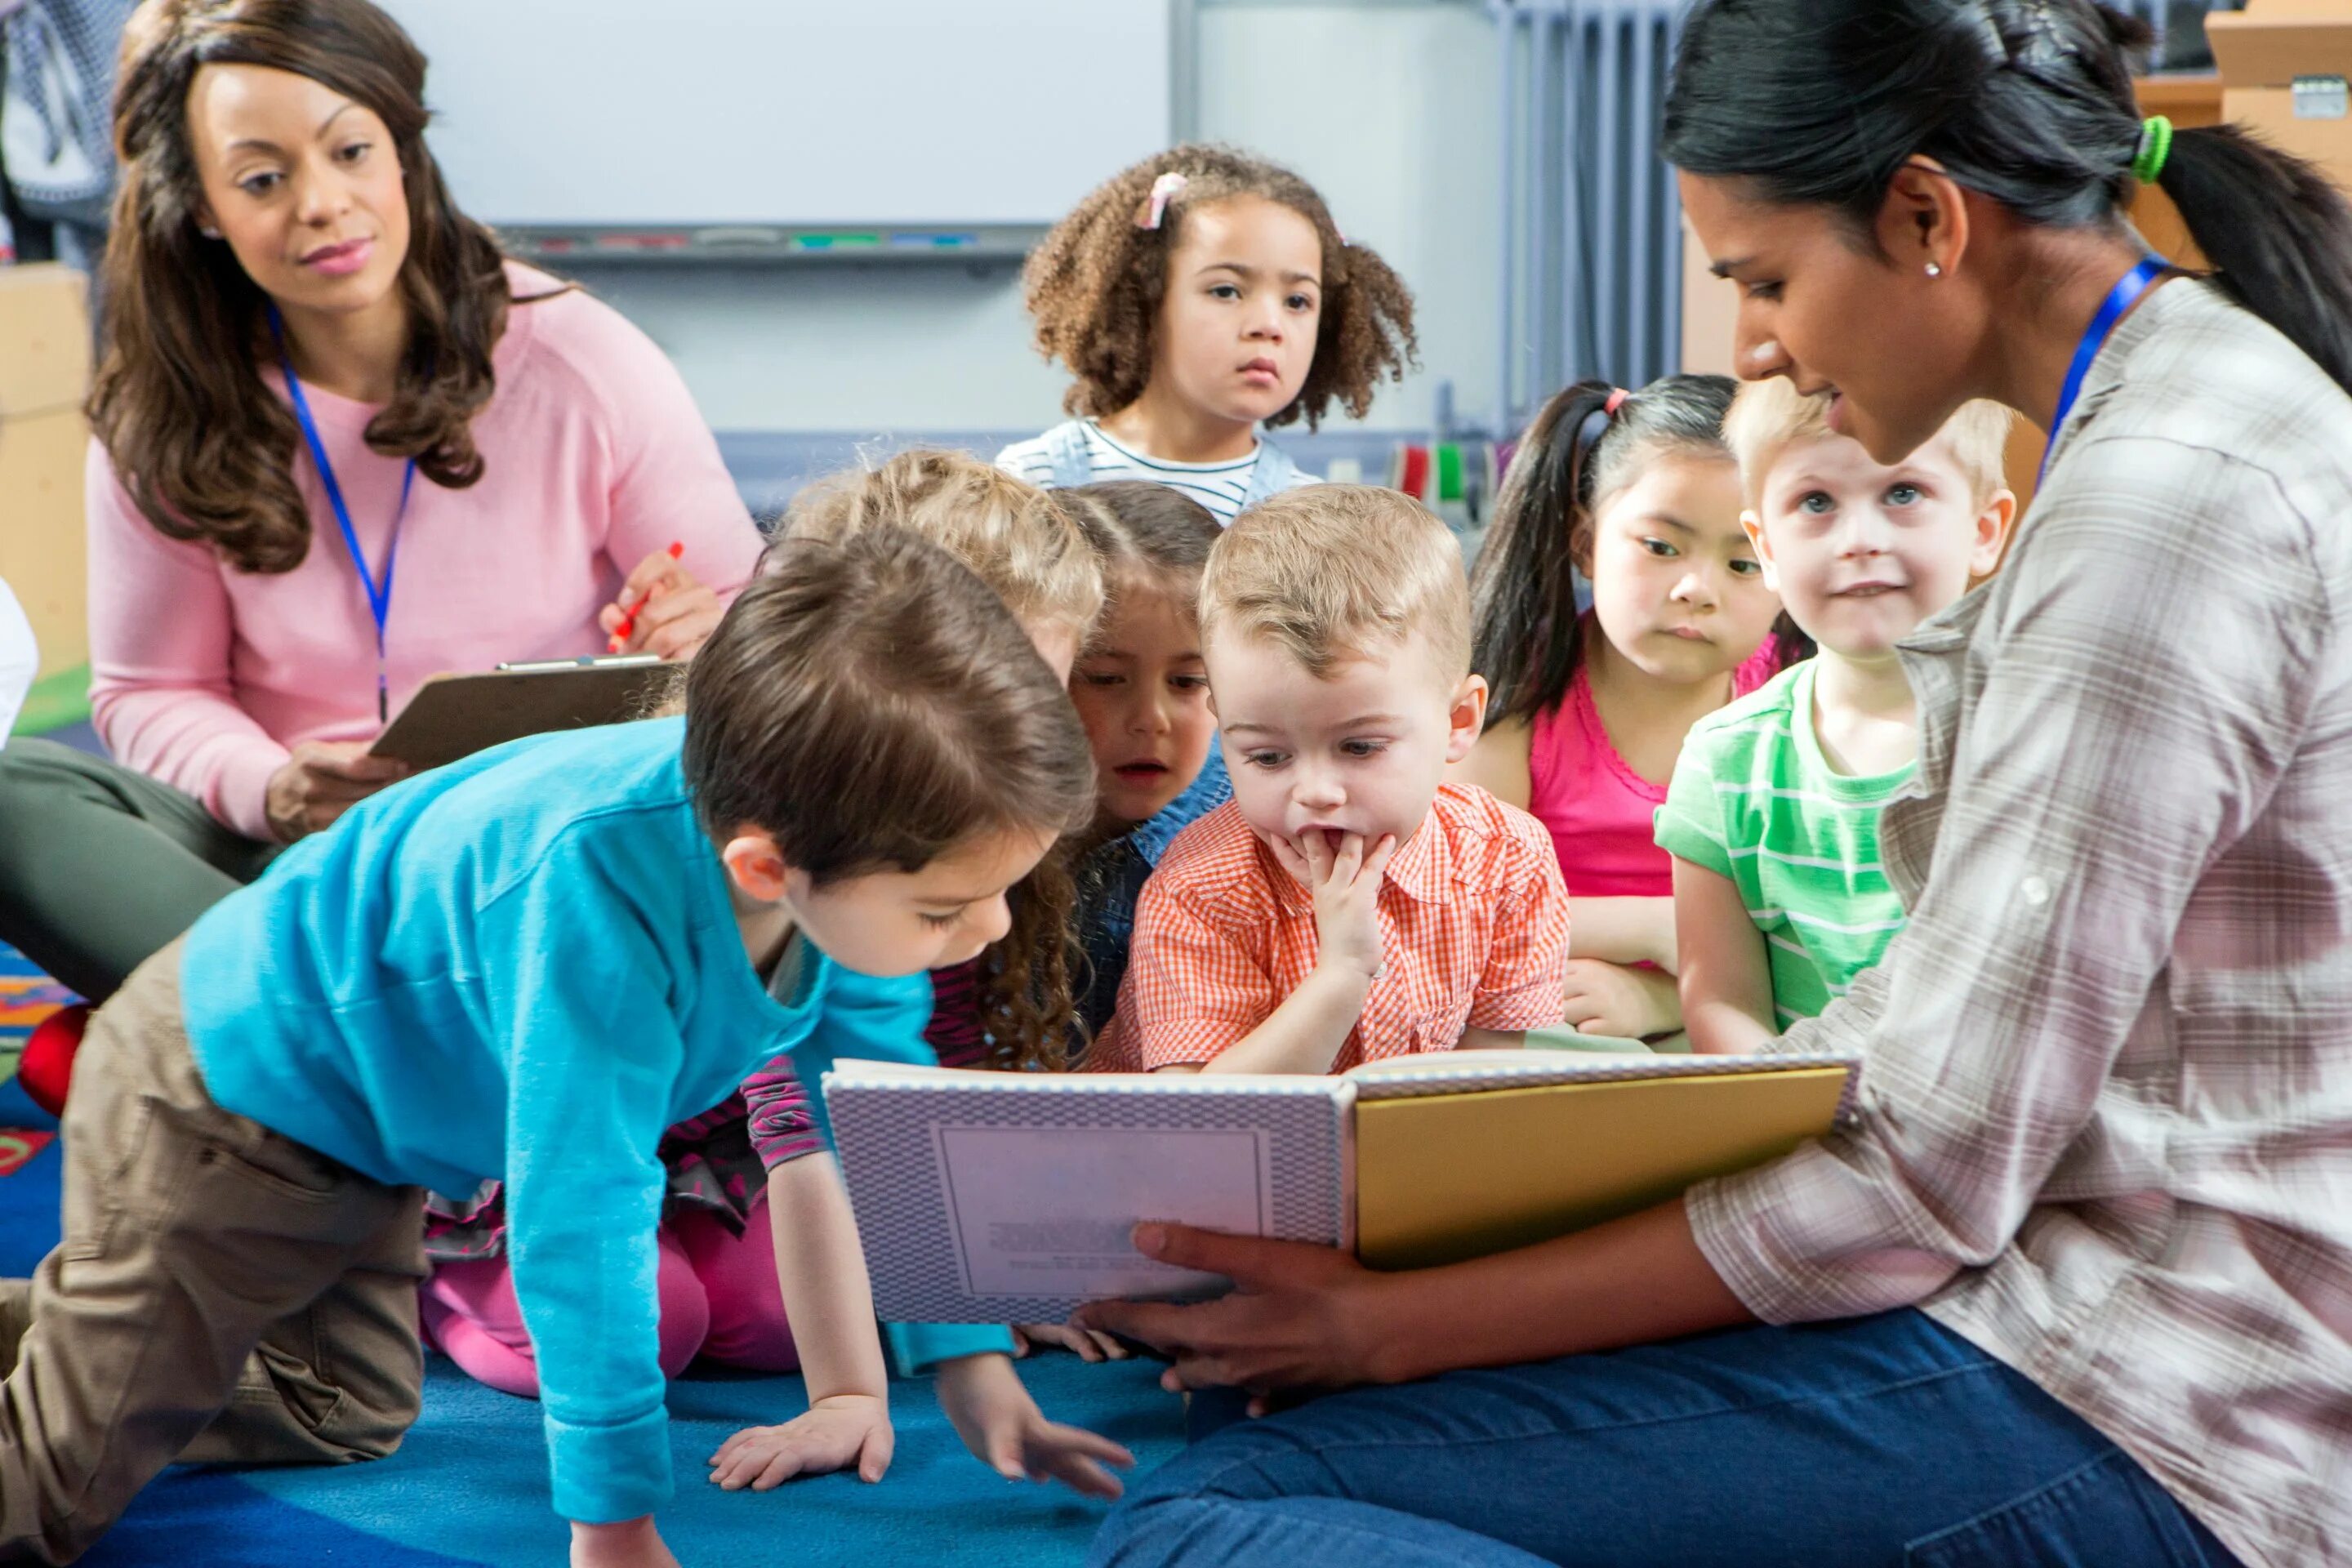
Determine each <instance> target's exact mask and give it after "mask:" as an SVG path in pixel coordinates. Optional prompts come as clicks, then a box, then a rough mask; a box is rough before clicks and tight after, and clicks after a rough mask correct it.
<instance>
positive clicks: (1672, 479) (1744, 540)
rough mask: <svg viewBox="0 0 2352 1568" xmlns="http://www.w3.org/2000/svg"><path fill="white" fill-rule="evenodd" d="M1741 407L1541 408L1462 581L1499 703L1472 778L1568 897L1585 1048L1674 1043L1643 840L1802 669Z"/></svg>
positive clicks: (1673, 396)
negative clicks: (1537, 840) (1765, 567)
mask: <svg viewBox="0 0 2352 1568" xmlns="http://www.w3.org/2000/svg"><path fill="white" fill-rule="evenodd" d="M1733 389H1734V384H1733V383H1732V382H1731V381H1730V380H1729V379H1728V378H1727V377H1723V376H1711V375H1671V376H1666V377H1664V378H1662V379H1661V380H1658V381H1654V382H1653V383H1651V384H1649V385H1648V386H1645V387H1643V388H1642V389H1641V390H1640V391H1639V392H1635V393H1630V394H1629V393H1625V392H1622V391H1619V390H1616V389H1614V388H1612V387H1611V386H1609V385H1608V384H1606V383H1605V382H1581V383H1579V384H1577V385H1574V386H1571V387H1570V388H1569V389H1567V390H1566V391H1564V392H1562V393H1560V394H1559V395H1557V396H1555V397H1554V398H1552V400H1551V401H1550V402H1549V403H1548V404H1546V405H1544V407H1543V409H1542V411H1541V412H1540V413H1538V415H1537V416H1536V417H1535V420H1534V422H1533V423H1532V424H1531V425H1530V426H1528V433H1527V435H1526V437H1524V438H1523V439H1522V440H1521V442H1520V443H1519V447H1518V450H1517V453H1516V454H1515V455H1514V457H1513V458H1512V460H1511V467H1510V471H1509V474H1508V476H1507V478H1506V479H1505V481H1504V485H1503V489H1502V494H1501V496H1500V497H1499V499H1498V500H1497V502H1496V514H1495V521H1494V526H1493V528H1492V530H1491V531H1489V532H1488V534H1487V536H1486V543H1485V545H1484V546H1483V548H1482V549H1481V550H1480V552H1479V556H1478V563H1477V570H1476V572H1475V574H1473V577H1472V582H1471V596H1472V599H1473V602H1474V605H1475V617H1476V622H1477V626H1476V644H1475V655H1474V664H1475V668H1476V669H1477V671H1478V672H1479V673H1480V674H1481V675H1484V676H1485V677H1486V679H1487V681H1488V682H1489V683H1490V685H1491V687H1492V689H1493V697H1492V699H1491V700H1490V702H1489V705H1488V708H1487V714H1488V718H1487V728H1486V735H1485V736H1484V738H1483V739H1481V740H1480V742H1479V743H1478V748H1477V750H1476V751H1475V752H1473V753H1472V755H1471V757H1470V759H1469V760H1468V761H1467V762H1466V763H1464V764H1463V771H1464V773H1465V775H1466V777H1467V780H1468V782H1471V783H1475V784H1483V785H1485V786H1486V788H1487V789H1489V790H1492V791H1493V792H1494V793H1495V794H1496V795H1499V796H1501V797H1502V798H1503V799H1505V800H1507V801H1509V802H1511V803H1513V804H1514V805H1521V806H1524V807H1526V808H1527V809H1528V811H1530V812H1532V813H1533V814H1534V815H1535V816H1537V817H1538V819H1539V820H1541V821H1542V822H1543V824H1544V825H1545V826H1547V827H1549V829H1550V830H1551V836H1552V843H1553V845H1554V847H1556V848H1557V849H1558V850H1559V864H1560V870H1561V873H1562V875H1563V876H1564V877H1565V878H1566V879H1567V882H1568V891H1569V907H1570V931H1571V942H1572V947H1571V952H1572V957H1571V960H1570V964H1569V979H1568V994H1567V1003H1568V1008H1567V1016H1568V1022H1569V1023H1570V1025H1571V1026H1575V1027H1577V1028H1580V1029H1582V1030H1584V1031H1586V1032H1587V1033H1591V1034H1601V1035H1622V1036H1632V1037H1654V1036H1659V1035H1664V1034H1671V1033H1673V1032H1674V1031H1675V1030H1677V1029H1679V1028H1680V1027H1681V1026H1682V1008H1681V1005H1680V1003H1679V1001H1678V1000H1677V999H1676V997H1675V979H1674V971H1675V934H1674V876H1673V868H1672V865H1671V862H1670V861H1669V859H1668V857H1667V855H1666V853H1665V851H1664V850H1663V849H1660V848H1659V847H1657V845H1656V843H1655V841H1654V838H1653V837H1652V826H1651V824H1652V819H1653V817H1654V815H1655V813H1656V811H1657V808H1658V806H1659V805H1661V804H1662V803H1663V802H1664V800H1665V798H1666V784H1667V781H1668V780H1670V779H1671V778H1672V777H1673V776H1674V769H1675V755H1676V753H1677V752H1680V750H1681V749H1682V742H1683V737H1684V735H1685V733H1687V732H1688V731H1689V729H1690V727H1691V725H1692V724H1693V723H1695V722H1696V721H1697V720H1698V719H1700V718H1701V717H1703V716H1704V715H1706V714H1707V713H1711V712H1713V711H1714V710H1717V709H1718V708H1721V707H1722V706H1724V705H1725V704H1726V703H1727V702H1730V701H1732V700H1734V699H1736V698H1738V697H1742V696H1745V695H1746V694H1748V692H1750V691H1752V690H1754V689H1756V688H1758V687H1759V686H1761V685H1762V684H1763V683H1764V682H1765V681H1767V680H1769V679H1771V677H1772V676H1773V675H1774V674H1775V673H1777V672H1778V671H1779V670H1780V668H1782V666H1784V665H1785V664H1788V663H1790V662H1791V661H1793V660H1794V659H1796V658H1802V657H1803V656H1804V655H1805V654H1806V653H1809V652H1810V651H1811V648H1810V647H1809V646H1808V645H1807V644H1806V643H1805V641H1804V638H1803V637H1802V635H1801V634H1800V633H1798V632H1797V631H1796V630H1795V628H1794V626H1791V625H1790V623H1789V622H1788V621H1787V619H1786V618H1785V617H1784V616H1781V615H1780V601H1779V599H1778V598H1777V597H1776V596H1775V595H1773V593H1772V592H1771V590H1770V589H1769V588H1767V587H1765V585H1764V580H1763V572H1762V568H1761V567H1760V566H1759V565H1758V563H1757V560H1756V552H1755V549H1754V547H1753V546H1752V545H1751V544H1750V543H1749V542H1748V535H1747V533H1746V532H1745V531H1744V530H1743V528H1742V527H1741V521H1740V509H1741V492H1740V486H1739V470H1738V465H1737V464H1736V463H1735V462H1734V461H1733V459H1732V456H1731V452H1730V449H1729V448H1728V447H1726V446H1725V445H1724V440H1723V417H1724V416H1725V414H1727V412H1728V411H1729V410H1730V407H1731V397H1732V392H1733ZM1580 577H1581V578H1582V579H1583V580H1584V581H1585V582H1588V583H1590V584H1591V592H1590V598H1589V605H1588V601H1587V599H1586V596H1585V595H1584V594H1583V593H1582V592H1581V584H1580V582H1579V578H1580ZM1776 621H1777V624H1776Z"/></svg>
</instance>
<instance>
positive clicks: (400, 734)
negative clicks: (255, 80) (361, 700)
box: [368, 654, 680, 769]
mask: <svg viewBox="0 0 2352 1568" xmlns="http://www.w3.org/2000/svg"><path fill="white" fill-rule="evenodd" d="M679 668H680V667H679V666H677V665H675V664H670V663H667V662H666V661H664V660H662V659H659V658H655V657H654V656H653V655H651V654H623V655H620V656H618V657H616V658H601V657H600V658H581V659H562V660H550V661H549V662H547V663H544V664H514V665H500V666H499V668H496V669H493V670H488V671H484V672H482V673H480V674H474V675H436V676H434V677H433V678H432V679H429V680H427V681H425V684H424V685H422V686H420V687H418V688H417V689H416V695H415V696H414V697H412V698H410V699H409V700H408V706H407V707H405V708H403V709H402V710H400V711H399V712H398V713H395V714H394V715H393V720H392V722H391V723H390V724H389V725H387V726H385V728H384V731H383V734H381V735H379V736H377V737H376V741H375V744H374V745H373V746H370V747H369V748H368V755H370V756H372V757H391V758H393V759H394V760H395V761H398V762H403V763H407V764H408V765H409V766H410V767H412V768H417V769H424V768H437V767H439V766H440V765H441V764H442V763H454V762H456V761H457V759H458V758H460V757H470V756H472V755H473V754H474V753H475V752H479V751H484V750H487V749H488V748H489V747H491V746H497V745H502V744H504V743H505V742H509V741H519V740H520V739H521V738H522V737H523V736H525V735H543V734H546V733H548V732H549V731H554V730H580V729H585V728H587V727H589V726H591V725H595V724H617V723H620V722H623V721H626V720H630V719H642V718H645V717H646V716H647V715H649V714H650V713H652V711H653V710H654V709H655V708H656V706H658V705H659V703H660V701H661V700H662V698H663V697H664V696H665V695H666V694H667V691H668V689H669V687H670V683H671V682H672V681H673V680H675V679H677V671H678V669H679Z"/></svg>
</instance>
